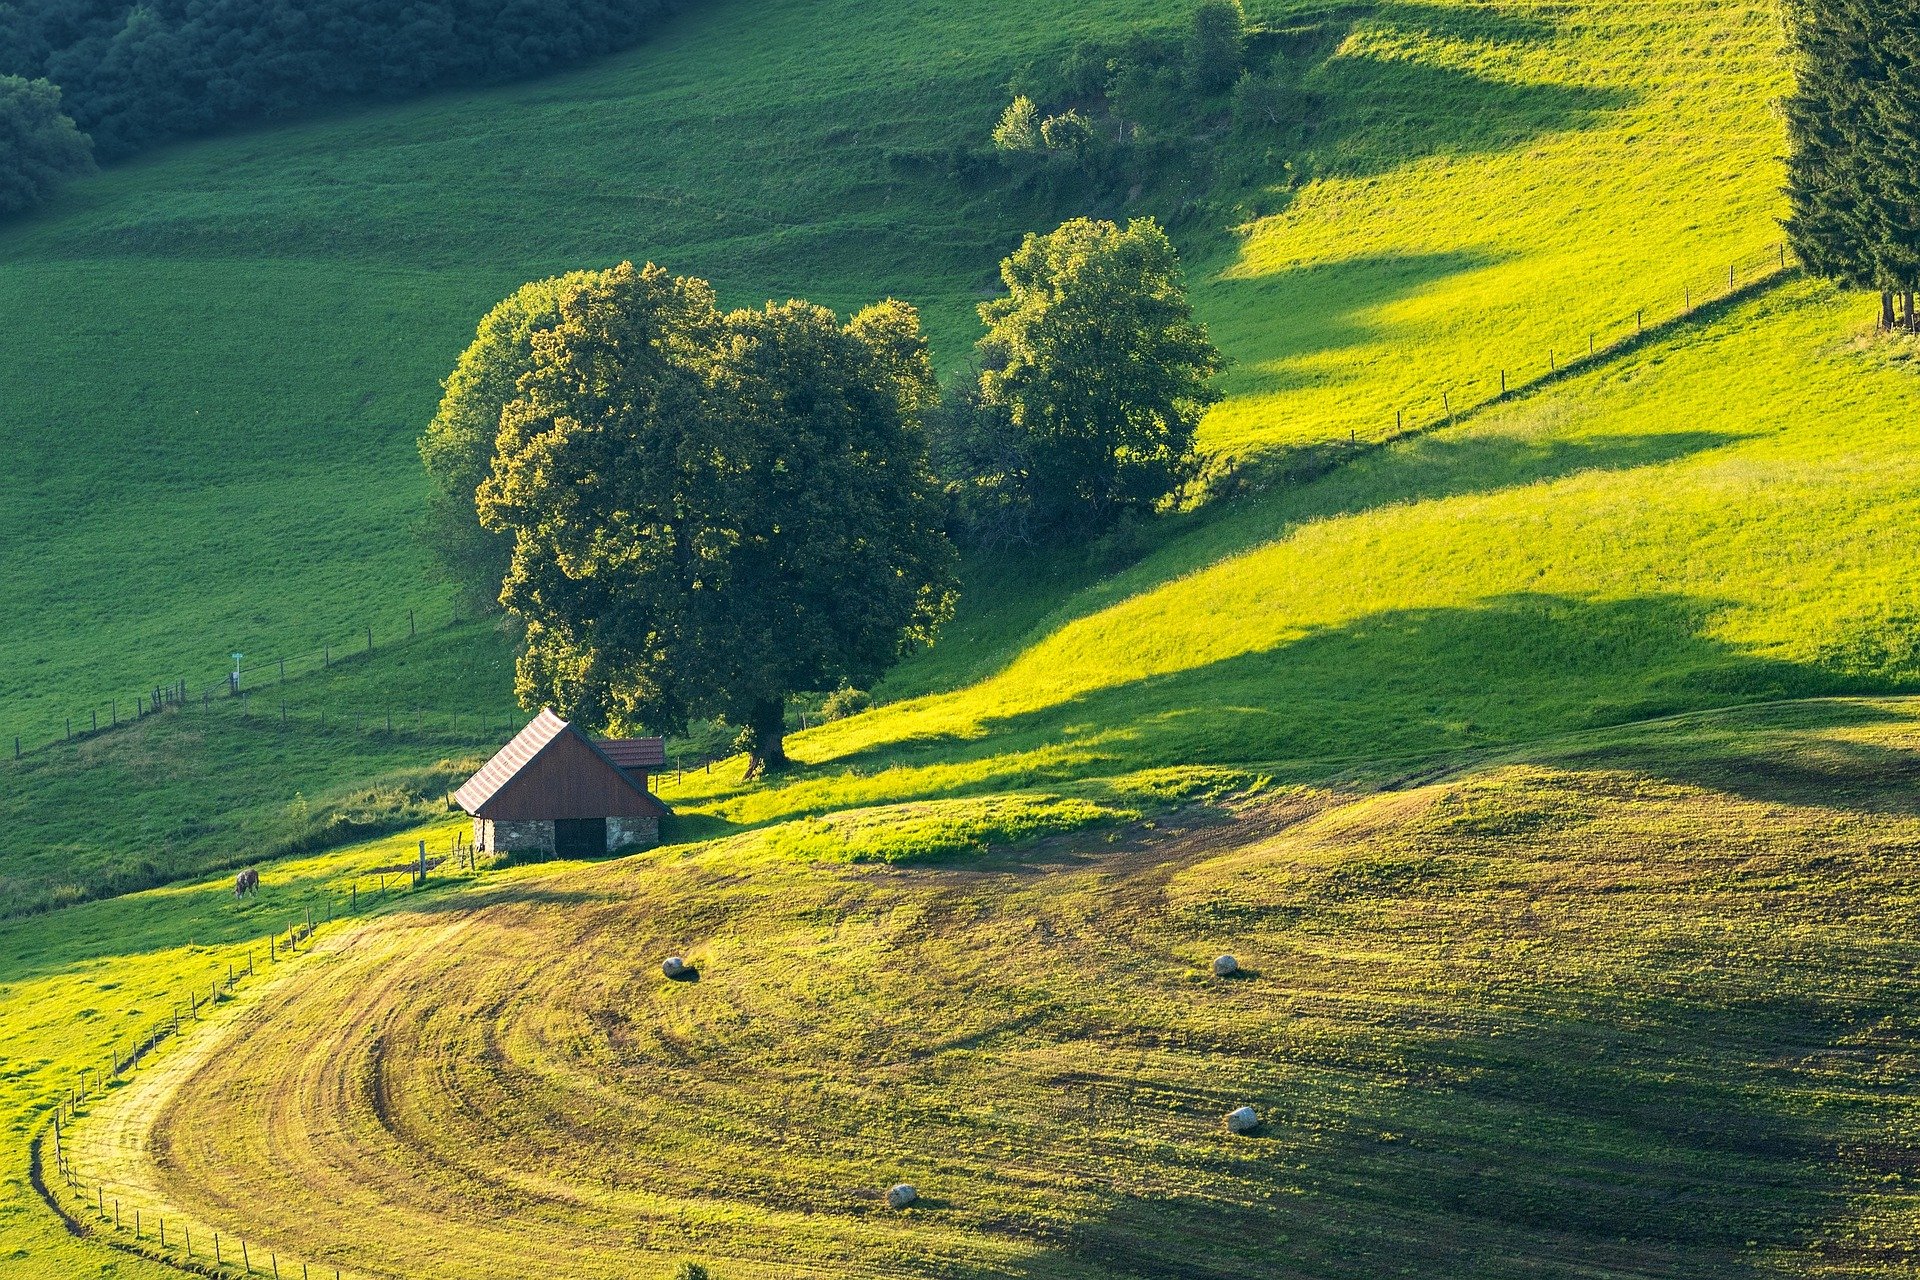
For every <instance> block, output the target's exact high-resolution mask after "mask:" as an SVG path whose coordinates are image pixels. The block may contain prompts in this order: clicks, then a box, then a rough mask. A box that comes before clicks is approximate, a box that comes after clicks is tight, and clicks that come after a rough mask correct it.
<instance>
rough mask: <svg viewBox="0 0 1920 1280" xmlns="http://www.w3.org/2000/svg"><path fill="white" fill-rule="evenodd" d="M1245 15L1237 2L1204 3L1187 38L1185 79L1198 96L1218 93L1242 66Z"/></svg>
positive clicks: (1245, 50)
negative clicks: (1199, 94) (1198, 93)
mask: <svg viewBox="0 0 1920 1280" xmlns="http://www.w3.org/2000/svg"><path fill="white" fill-rule="evenodd" d="M1246 57H1247V15H1246V14H1245V13H1243V12H1241V9H1240V0H1206V2H1205V3H1204V4H1202V5H1201V6H1200V7H1199V8H1198V9H1196V10H1194V14H1193V29H1192V31H1191V33H1190V34H1189V35H1188V36H1187V79H1188V82H1189V83H1191V84H1192V85H1193V87H1194V89H1196V90H1197V91H1198V92H1200V93H1219V92H1220V91H1221V90H1222V89H1225V88H1227V87H1228V86H1229V85H1231V84H1232V83H1233V82H1234V81H1235V80H1236V79H1237V78H1238V77H1239V75H1240V69H1241V68H1242V67H1243V66H1245V65H1246Z"/></svg>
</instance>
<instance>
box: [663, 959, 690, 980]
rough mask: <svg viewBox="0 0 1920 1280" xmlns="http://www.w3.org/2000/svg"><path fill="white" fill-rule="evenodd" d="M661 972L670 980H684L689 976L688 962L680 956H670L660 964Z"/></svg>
mask: <svg viewBox="0 0 1920 1280" xmlns="http://www.w3.org/2000/svg"><path fill="white" fill-rule="evenodd" d="M660 972H662V973H664V974H666V975H667V976H668V977H669V978H684V977H686V976H687V962H686V961H685V960H683V959H681V958H680V957H679V956H668V957H667V958H666V959H665V960H662V961H661V962H660Z"/></svg>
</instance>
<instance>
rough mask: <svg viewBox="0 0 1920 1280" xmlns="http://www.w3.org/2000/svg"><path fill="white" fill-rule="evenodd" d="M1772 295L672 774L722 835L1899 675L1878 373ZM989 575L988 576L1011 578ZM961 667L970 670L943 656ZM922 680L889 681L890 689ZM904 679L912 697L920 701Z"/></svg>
mask: <svg viewBox="0 0 1920 1280" xmlns="http://www.w3.org/2000/svg"><path fill="white" fill-rule="evenodd" d="M1848 306H1849V304H1846V303H1843V302H1838V301H1835V300H1833V299H1831V298H1830V297H1829V296H1828V295H1826V294H1825V293H1824V292H1822V291H1821V290H1819V289H1818V288H1815V287H1813V286H1809V285H1802V284H1797V285H1794V286H1791V287H1788V288H1783V289H1780V290H1777V291H1774V292H1771V293H1768V294H1766V295H1764V296H1762V297H1759V298H1756V299H1752V300H1749V301H1746V302H1742V303H1739V304H1736V305H1734V306H1732V307H1730V308H1728V309H1726V310H1725V311H1724V312H1723V313H1717V314H1715V315H1714V316H1712V317H1711V318H1708V319H1703V320H1702V321H1700V322H1699V323H1698V324H1695V325H1693V326H1690V327H1687V328H1685V329H1683V330H1681V331H1680V332H1678V333H1676V334H1674V335H1673V336H1672V337H1671V338H1669V339H1667V340H1663V341H1660V342H1656V343H1653V344H1650V345H1648V346H1646V347H1643V348H1641V349H1640V350H1638V351H1637V352H1635V353H1634V354H1632V355H1631V356H1629V357H1626V358H1623V359H1621V360H1619V361H1617V362H1614V363H1612V364H1610V365H1608V366H1607V367H1605V368H1604V369H1601V370H1597V371H1594V372H1592V373H1590V374H1587V375H1583V376H1580V377H1576V378H1573V379H1570V380H1567V381H1564V382H1561V383H1559V384H1556V385H1555V386H1554V387H1552V388H1551V389H1550V390H1549V391H1546V392H1542V393H1540V394H1537V395H1534V396H1531V397H1527V398H1523V399H1520V400H1518V401H1515V402H1513V403H1510V404H1507V405H1505V406H1503V407H1501V408H1499V409H1498V410H1495V411H1492V412H1489V413H1487V414H1486V415H1485V416H1483V417H1480V418H1478V419H1476V420H1475V421H1473V422H1472V423H1470V424H1467V425H1463V426H1460V427H1457V428H1454V429H1451V430H1444V431H1439V432H1435V433H1433V434H1430V435H1427V436H1424V437H1422V438H1419V439H1416V440H1413V441H1409V442H1406V443H1404V444H1401V445H1398V446H1395V447H1392V448H1389V449H1386V450H1383V451H1379V452H1376V453H1373V454H1370V455H1368V456H1366V457H1364V458H1363V459H1361V460H1359V461H1357V462H1356V463H1355V464H1353V465H1352V466H1350V467H1347V468H1344V469H1342V470H1340V471H1338V472H1336V473H1335V474H1333V475H1332V476H1330V477H1328V478H1326V479H1323V480H1321V481H1319V482H1316V483H1313V484H1308V485H1303V486H1291V487H1288V488H1286V489H1285V490H1284V491H1282V492H1280V493H1278V494H1276V495H1275V496H1272V497H1270V498H1267V499H1265V500H1261V501H1258V502H1247V503H1244V504H1242V505H1240V506H1239V507H1238V508H1237V509H1235V510H1233V511H1232V512H1231V513H1230V514H1226V515H1222V516H1219V517H1217V518H1205V517H1202V518H1195V519H1192V520H1190V521H1187V522H1186V523H1185V524H1184V525H1182V524H1180V523H1178V522H1176V523H1175V524H1174V525H1173V526H1172V527H1171V528H1170V529H1169V530H1168V531H1167V536H1166V537H1165V538H1164V541H1163V542H1162V543H1161V544H1160V545H1159V546H1158V547H1157V548H1155V549H1154V550H1153V551H1152V552H1151V553H1150V554H1148V555H1147V556H1146V557H1145V558H1144V559H1143V560H1142V561H1141V562H1140V563H1138V564H1137V565H1135V566H1133V567H1131V568H1127V569H1124V570H1122V571H1120V572H1116V573H1112V574H1100V573H1099V572H1098V570H1097V569H1088V570H1086V571H1085V572H1084V575H1083V577H1082V579H1081V581H1079V582H1076V583H1072V584H1071V586H1072V587H1075V588H1077V589H1071V590H1067V591H1064V592H1062V593H1061V594H1060V595H1058V596H1055V597H1053V598H1054V599H1063V600H1064V603H1063V604H1059V605H1056V606H1055V607H1054V608H1053V609H1052V610H1050V611H1047V612H1045V613H1043V614H1041V615H1039V616H1034V613H1033V612H1032V611H1030V609H1028V608H1026V607H1023V604H1022V602H1020V601H1017V600H1009V601H1008V602H1007V603H1005V604H1004V605H1003V606H1002V611H1001V613H1000V616H999V622H1000V625H998V626H996V625H995V621H996V620H995V618H994V616H993V615H991V614H989V615H987V616H986V617H984V618H976V619H975V620H974V621H973V622H972V624H971V625H972V626H973V627H974V628H975V629H976V633H977V634H982V635H993V636H995V639H994V642H993V643H991V644H988V645H985V646H983V647H982V648H980V649H978V650H974V651H971V653H969V651H966V650H961V651H960V652H959V653H957V654H956V653H949V654H947V655H944V656H942V655H940V654H938V653H937V652H936V653H935V654H934V655H932V662H930V663H929V664H928V665H929V666H930V667H932V668H934V670H931V671H928V670H921V671H916V670H915V669H913V668H907V669H903V671H902V672H901V673H900V675H899V677H898V684H899V686H900V688H899V691H900V692H901V693H903V694H905V693H918V694H919V696H917V697H907V698H903V699H901V700H899V701H895V702H893V703H891V704H889V705H886V706H883V707H880V708H878V709H876V710H874V711H870V712H867V713H865V714H863V715H861V716H858V717H855V718H853V719H849V720H846V721H841V722H838V723H835V724H832V725H828V726H825V727H822V728H819V729H817V730H814V731H813V732H811V733H807V734H803V735H801V736H799V737H798V738H797V739H795V741H794V743H793V749H794V751H795V753H796V755H797V757H798V758H800V759H802V760H805V761H808V762H810V767H809V768H808V769H807V770H806V771H805V772H803V774H801V775H800V776H797V777H795V778H793V779H790V780H788V781H787V782H786V783H785V784H784V785H781V786H777V787H774V788H766V787H742V786H741V785H740V784H739V768H738V766H737V765H735V766H732V767H731V768H730V769H729V770H727V771H723V772H716V773H715V774H714V775H711V777H709V776H708V775H702V776H701V777H699V778H697V779H694V780H691V781H690V783H689V785H688V787H687V788H686V789H684V790H682V791H678V792H675V793H674V795H675V799H676V801H677V802H679V803H682V804H684V805H700V806H707V807H712V808H713V809H715V811H716V812H719V813H723V814H725V815H726V816H728V817H730V818H733V819H735V820H739V821H765V820H767V819H769V818H772V817H778V816H788V815H792V814H798V813H808V812H818V811H821V810H825V809H830V808H835V807H840V806H844V805H848V804H866V803H879V802H886V801H899V800H909V799H919V798H924V797H927V796H933V795H950V794H953V793H954V792H956V791H962V790H965V791H979V792H987V791H994V790H999V789H1002V788H1006V787H1016V786H1017V787H1027V786H1033V785H1049V784H1058V783H1061V782H1065V781H1070V780H1086V779H1091V778H1103V777H1119V776H1124V775H1128V774H1131V773H1134V772H1135V771H1138V770H1143V769H1155V768H1164V767H1168V766H1176V765H1190V764H1201V765H1233V764H1240V763H1244V762H1248V761H1260V762H1266V763H1267V764H1269V765H1271V764H1273V763H1274V762H1278V765H1279V768H1280V776H1284V777H1292V778H1297V779H1310V778H1315V777H1318V776H1322V775H1323V774H1324V773H1325V771H1326V770H1327V769H1329V768H1336V767H1339V764H1340V762H1342V761H1347V760H1378V759H1382V758H1394V757H1414V758H1419V757H1430V756H1439V755H1443V754H1446V753H1452V752H1458V751H1461V750H1469V749H1477V748H1484V747H1487V746H1489V745H1495V744H1500V743H1511V742H1516V741H1524V740H1527V739H1531V738H1537V737H1544V736H1547V735H1550V734H1555V733H1559V732H1564V731H1566V730H1569V729H1574V728H1580V727H1584V726H1589V725H1602V724H1609V723H1618V722H1622V721H1627V720H1634V719H1644V718H1648V717H1654V716H1660V715H1665V714H1669V713H1672V712H1677V711H1683V710H1688V709H1694V708H1704V707H1713V706H1721V705H1726V704H1730V703H1736V702H1743V701H1764V700H1768V699H1775V698H1783V697H1797V696H1804V695H1808V694H1818V693H1830V692H1839V691H1846V690H1872V689H1901V688H1908V687H1912V685H1913V683H1914V681H1915V679H1916V677H1920V667H1916V654H1915V649H1914V636H1913V619H1914V618H1916V617H1920V609H1917V608H1916V599H1917V595H1916V593H1917V592H1920V578H1917V577H1916V574H1915V564H1914V559H1913V555H1912V551H1911V547H1910V543H1909V541H1908V540H1907V539H1906V537H1905V534H1904V530H1905V529H1907V528H1910V527H1912V524H1913V522H1914V520H1915V518H1916V514H1920V513H1916V509H1915V502H1916V498H1915V494H1916V493H1920V486H1917V485H1916V479H1917V477H1916V473H1915V467H1916V466H1917V465H1920V458H1917V457H1916V455H1915V453H1914V452H1913V450H1912V448H1911V445H1910V443H1909V440H1908V432H1909V428H1908V425H1907V417H1908V409H1907V405H1908V403H1909V402H1910V398H1911V396H1912V394H1913V381H1912V378H1913V374H1912V372H1911V370H1910V369H1909V368H1908V367H1907V366H1906V365H1905V363H1904V362H1902V361H1900V360H1897V359H1891V358H1889V357H1888V355H1887V354H1886V353H1884V352H1881V351H1876V350H1869V349H1863V348H1861V347H1859V346H1857V345H1856V344H1854V343H1853V342H1852V341H1851V340H1850V339H1849V338H1848V336H1847V334H1848V325H1849V318H1850V316H1851V314H1852V313H1851V311H1850V310H1849V309H1848ZM1014 572H1015V573H1017V570H1016V571H1014ZM968 657H971V658H972V659H973V661H971V662H969V661H966V660H965V659H967V658H968ZM923 676H924V677H929V678H927V679H926V680H925V683H923V684H922V685H920V686H919V687H918V688H916V687H914V685H913V684H912V683H911V682H913V681H915V680H916V679H918V678H920V677H923ZM922 690H924V692H923V691H922Z"/></svg>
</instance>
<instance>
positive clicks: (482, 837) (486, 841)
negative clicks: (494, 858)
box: [473, 818, 553, 853]
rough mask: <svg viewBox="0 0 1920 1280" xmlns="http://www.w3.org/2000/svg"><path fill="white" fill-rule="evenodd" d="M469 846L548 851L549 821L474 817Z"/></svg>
mask: <svg viewBox="0 0 1920 1280" xmlns="http://www.w3.org/2000/svg"><path fill="white" fill-rule="evenodd" d="M473 847H474V848H475V849H477V850H479V851H480V852H481V853H552V852H553V824H552V823H551V822H495V821H494V820H493V819H491V818H475V819H474V820H473Z"/></svg>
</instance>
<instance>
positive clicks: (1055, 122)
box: [1040, 111, 1094, 152]
mask: <svg viewBox="0 0 1920 1280" xmlns="http://www.w3.org/2000/svg"><path fill="white" fill-rule="evenodd" d="M1093 137H1094V135H1093V121H1091V120H1089V119H1087V118H1086V117H1085V116H1083V115H1081V114H1080V113H1079V112H1078V111H1063V112H1061V113H1060V114H1059V115H1057V116H1048V117H1047V118H1046V119H1045V120H1043V121H1042V122H1041V124H1040V141H1042V142H1044V143H1045V144H1046V146H1047V150H1049V151H1072V152H1079V151H1084V150H1085V149H1086V148H1087V147H1088V146H1090V145H1091V144H1092V142H1093Z"/></svg>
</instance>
